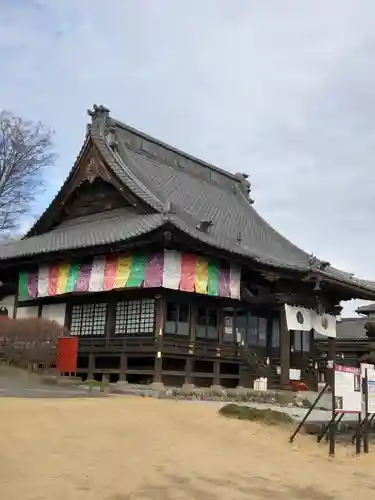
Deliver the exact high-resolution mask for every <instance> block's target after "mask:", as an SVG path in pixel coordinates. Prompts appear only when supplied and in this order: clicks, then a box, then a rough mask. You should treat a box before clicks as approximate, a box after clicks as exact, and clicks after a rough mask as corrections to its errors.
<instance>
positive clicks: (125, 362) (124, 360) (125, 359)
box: [120, 352, 128, 382]
mask: <svg viewBox="0 0 375 500" xmlns="http://www.w3.org/2000/svg"><path fill="white" fill-rule="evenodd" d="M127 370H128V356H127V355H126V354H125V353H124V352H123V353H122V354H121V361H120V380H121V381H123V382H126V372H127Z"/></svg>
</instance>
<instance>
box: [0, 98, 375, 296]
mask: <svg viewBox="0 0 375 500" xmlns="http://www.w3.org/2000/svg"><path fill="white" fill-rule="evenodd" d="M91 115H92V116H93V121H92V124H91V126H90V130H89V132H88V134H87V136H86V141H85V147H86V146H87V144H88V143H89V141H93V143H94V144H95V146H96V148H97V149H98V150H99V152H100V153H101V155H102V157H103V159H104V160H105V162H106V164H107V165H108V167H109V169H110V170H111V171H112V173H113V175H114V176H115V177H117V179H118V180H119V181H120V182H122V183H123V184H124V185H126V186H127V188H128V189H129V190H131V191H132V192H133V193H134V195H136V196H137V197H138V198H140V199H141V200H142V201H143V202H144V203H145V204H146V205H148V206H149V207H150V214H149V215H135V214H127V216H126V217H125V216H124V217H122V216H116V217H113V218H112V219H111V220H110V221H109V220H108V221H106V223H105V224H100V223H98V222H100V217H101V215H98V216H97V218H96V219H95V220H93V221H91V222H88V221H86V222H82V221H81V222H82V223H81V224H80V225H79V227H78V226H77V227H67V226H66V225H62V226H59V227H58V228H57V229H54V230H52V231H50V232H48V233H45V234H41V235H39V236H32V237H29V238H25V239H24V240H21V241H19V242H15V243H10V244H8V245H3V246H2V247H0V260H4V259H10V258H12V257H14V258H16V257H22V256H27V255H33V254H35V255H36V254H40V253H48V252H53V251H58V250H65V249H71V248H79V247H89V246H94V245H100V244H106V243H112V242H117V241H123V240H126V239H129V238H133V237H137V236H139V235H141V234H144V233H147V232H148V231H151V230H153V229H155V228H157V227H160V226H161V225H162V224H163V223H164V222H165V220H166V219H168V220H169V222H170V223H172V224H174V225H175V226H176V227H177V228H178V229H180V230H181V231H183V232H185V233H187V234H189V235H190V236H192V237H193V238H195V239H196V240H200V241H202V242H205V243H207V244H208V245H210V246H212V247H213V248H215V247H216V248H218V249H222V250H225V251H228V252H231V253H233V254H237V255H240V256H242V257H245V258H250V259H252V260H253V261H257V262H260V263H262V264H266V265H272V266H274V267H277V268H289V269H294V270H296V271H303V272H306V273H308V272H310V271H314V272H318V273H321V275H323V276H325V277H326V278H328V279H331V280H334V281H337V282H344V283H346V284H348V285H349V286H351V287H353V288H355V289H358V288H360V289H362V290H363V291H366V292H367V293H366V294H362V295H363V296H365V295H366V297H367V296H369V295H370V298H371V297H372V296H374V297H375V285H374V284H372V283H370V282H365V281H362V280H358V279H356V278H355V277H354V276H353V275H350V274H348V273H344V272H342V271H339V270H337V269H334V268H333V267H331V266H329V265H328V263H323V262H321V261H319V260H318V259H315V258H312V257H311V255H309V254H308V253H307V252H305V251H303V250H301V249H300V248H298V247H297V246H295V245H294V244H293V243H291V242H290V241H289V240H288V239H287V238H285V237H284V236H282V235H281V234H280V233H278V232H277V231H276V230H275V229H273V228H272V227H271V226H270V225H269V224H268V223H267V222H266V221H265V220H264V219H263V218H262V217H261V216H260V215H259V214H258V212H257V211H256V210H255V209H254V207H253V205H252V200H251V199H250V197H249V187H250V185H249V183H247V181H246V179H245V177H244V175H243V174H231V173H228V172H225V171H223V170H221V169H219V168H217V167H215V166H213V165H210V164H208V163H206V162H204V161H201V160H199V159H197V158H194V157H192V156H190V155H188V154H186V153H183V152H182V151H179V150H177V149H175V148H173V147H171V146H169V145H167V144H164V143H162V142H160V141H158V140H157V139H154V138H152V137H149V136H147V135H146V134H144V133H142V132H139V131H137V130H135V129H133V128H131V127H129V126H127V125H125V124H123V123H121V122H119V121H117V120H113V119H112V118H111V117H110V116H109V112H108V110H107V109H105V108H104V107H96V108H95V107H94V111H93V112H92V113H91ZM83 149H84V148H83ZM81 155H82V151H81ZM77 165H78V163H76V165H75V166H74V167H73V170H72V171H71V173H70V174H69V176H68V178H67V181H66V182H67V183H69V182H70V179H71V178H72V175H73V173H74V171H75V168H77ZM61 192H62V191H60V193H61ZM59 196H60V194H58V195H57V197H56V198H55V200H54V202H53V203H55V204H56V203H59ZM61 196H62V195H61ZM47 212H48V209H47V210H46V212H45V214H46V213H47ZM45 214H44V216H43V217H45ZM201 221H205V222H209V223H211V227H209V229H208V230H207V231H201V230H199V229H198V226H199V223H200V222H201ZM34 228H36V229H33V233H32V234H35V233H36V234H37V233H38V223H37V224H36V225H35V226H34Z"/></svg>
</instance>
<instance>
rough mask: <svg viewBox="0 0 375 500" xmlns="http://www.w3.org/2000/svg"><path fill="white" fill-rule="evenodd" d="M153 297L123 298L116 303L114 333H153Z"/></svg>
mask: <svg viewBox="0 0 375 500" xmlns="http://www.w3.org/2000/svg"><path fill="white" fill-rule="evenodd" d="M154 329H155V299H140V300H124V301H121V302H117V305H116V324H115V334H116V335H138V334H143V333H147V334H150V333H154Z"/></svg>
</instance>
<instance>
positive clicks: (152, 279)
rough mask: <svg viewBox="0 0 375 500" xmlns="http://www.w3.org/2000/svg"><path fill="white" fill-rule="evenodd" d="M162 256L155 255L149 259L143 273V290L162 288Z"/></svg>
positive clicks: (159, 254)
mask: <svg viewBox="0 0 375 500" xmlns="http://www.w3.org/2000/svg"><path fill="white" fill-rule="evenodd" d="M163 264H164V254H162V253H157V254H155V255H152V256H150V257H149V261H148V264H147V267H146V271H145V278H144V283H143V286H144V288H154V287H159V286H162V282H163Z"/></svg>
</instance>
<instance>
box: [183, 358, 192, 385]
mask: <svg viewBox="0 0 375 500" xmlns="http://www.w3.org/2000/svg"><path fill="white" fill-rule="evenodd" d="M192 371H193V358H192V357H191V356H189V357H188V358H186V363H185V384H192V383H193V377H192V375H191V374H192Z"/></svg>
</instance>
